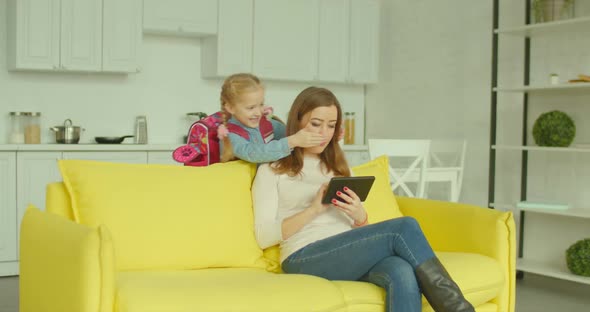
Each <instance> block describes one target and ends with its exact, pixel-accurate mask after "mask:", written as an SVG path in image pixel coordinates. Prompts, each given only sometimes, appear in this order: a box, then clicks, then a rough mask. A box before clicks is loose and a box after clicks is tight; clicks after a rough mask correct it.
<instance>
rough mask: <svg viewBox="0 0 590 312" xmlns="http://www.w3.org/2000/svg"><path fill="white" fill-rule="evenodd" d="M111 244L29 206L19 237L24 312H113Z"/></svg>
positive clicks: (96, 232) (102, 233)
mask: <svg viewBox="0 0 590 312" xmlns="http://www.w3.org/2000/svg"><path fill="white" fill-rule="evenodd" d="M114 278H115V266H114V255H113V244H112V240H111V237H110V234H109V232H108V230H107V229H106V228H105V227H104V226H100V227H98V228H91V227H88V226H84V225H81V224H77V223H74V222H72V221H69V220H67V219H65V218H63V217H60V216H57V215H54V214H50V213H45V212H42V211H40V210H39V209H37V208H35V207H32V206H29V207H28V208H27V211H26V213H25V215H24V218H23V221H22V226H21V236H20V282H19V283H20V311H21V312H45V311H47V312H49V311H63V312H90V311H93V312H96V311H99V312H112V311H113V302H114V295H115V292H114V290H115V280H114Z"/></svg>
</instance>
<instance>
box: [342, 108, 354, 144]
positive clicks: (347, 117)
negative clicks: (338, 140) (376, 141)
mask: <svg viewBox="0 0 590 312" xmlns="http://www.w3.org/2000/svg"><path fill="white" fill-rule="evenodd" d="M355 119H356V117H355V113H354V112H346V113H344V144H348V145H352V144H354V127H355Z"/></svg>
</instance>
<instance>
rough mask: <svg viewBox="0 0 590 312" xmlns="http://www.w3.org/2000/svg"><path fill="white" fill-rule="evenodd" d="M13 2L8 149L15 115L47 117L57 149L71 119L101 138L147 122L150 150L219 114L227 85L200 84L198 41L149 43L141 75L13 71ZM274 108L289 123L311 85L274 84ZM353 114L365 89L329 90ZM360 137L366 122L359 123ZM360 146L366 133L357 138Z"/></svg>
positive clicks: (1, 68) (6, 91)
mask: <svg viewBox="0 0 590 312" xmlns="http://www.w3.org/2000/svg"><path fill="white" fill-rule="evenodd" d="M5 19H6V0H0V144H2V143H6V142H7V133H8V132H7V128H8V124H9V123H8V121H9V119H8V113H9V112H11V111H40V112H41V113H42V123H43V124H42V129H44V130H43V131H42V143H54V142H55V140H54V136H52V135H53V133H52V132H50V131H49V130H48V129H49V127H50V126H56V125H61V124H63V122H64V120H65V119H66V118H71V119H72V121H73V122H74V124H75V125H79V126H82V127H83V128H85V129H86V131H85V133H83V134H82V138H81V143H91V142H93V140H94V137H95V136H111V135H112V136H121V135H127V134H133V129H134V120H135V116H137V115H147V120H148V137H149V142H150V143H180V142H181V141H180V140H181V137H182V136H183V135H185V132H186V131H187V127H188V126H187V123H186V121H185V117H184V116H185V113H187V112H194V111H204V112H208V113H212V112H215V111H216V110H218V109H219V92H220V88H221V84H222V81H221V80H204V79H202V78H201V76H200V72H201V69H200V54H201V53H200V41H199V40H198V39H187V38H173V37H157V36H144V40H143V47H142V50H141V53H142V58H141V67H142V71H141V73H139V74H132V75H128V76H127V75H113V74H71V73H34V72H8V71H7V70H6V22H5ZM265 84H266V90H267V93H266V102H267V103H268V104H269V105H271V106H273V107H274V108H275V112H276V113H277V115H278V116H280V117H286V115H287V112H288V110H289V107H290V106H291V104H292V102H293V100H294V99H295V96H296V95H297V94H298V93H299V92H300V91H301V90H303V89H304V88H306V87H308V86H310V85H312V84H310V83H285V82H269V81H266V82H265ZM326 87H328V88H330V89H331V90H332V91H333V92H334V93H335V94H336V96H337V97H338V99H339V100H340V102H341V103H342V105H343V109H344V110H346V111H354V112H356V115H357V116H363V115H364V88H363V87H362V86H345V85H328V86H326ZM358 123H359V129H363V127H364V125H363V121H362V120H360V118H359V120H358ZM357 132H358V134H357V142H361V143H362V138H363V133H362V131H357Z"/></svg>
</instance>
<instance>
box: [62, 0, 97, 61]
mask: <svg viewBox="0 0 590 312" xmlns="http://www.w3.org/2000/svg"><path fill="white" fill-rule="evenodd" d="M60 35H61V39H60V46H61V54H60V63H61V64H60V66H61V69H62V70H73V71H87V72H88V71H100V70H101V58H102V51H101V46H102V0H61V32H60Z"/></svg>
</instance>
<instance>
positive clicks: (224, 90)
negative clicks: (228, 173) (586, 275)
mask: <svg viewBox="0 0 590 312" xmlns="http://www.w3.org/2000/svg"><path fill="white" fill-rule="evenodd" d="M263 88H264V86H263V85H262V83H261V82H260V79H258V77H256V76H254V75H252V74H248V73H239V74H233V75H231V76H229V77H227V78H226V79H225V81H224V82H223V85H222V86H221V96H220V101H221V111H222V112H223V114H222V117H223V124H224V125H226V126H227V121H228V120H229V119H230V118H231V114H230V113H229V112H228V111H226V110H225V106H226V105H229V106H231V107H233V106H234V105H235V103H236V102H237V101H239V99H240V97H242V96H243V95H244V93H249V92H255V91H258V90H260V89H263ZM233 159H234V152H233V148H232V146H231V142H230V140H229V138H228V137H225V138H224V139H223V154H222V155H221V159H220V161H221V162H227V161H230V160H233Z"/></svg>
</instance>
